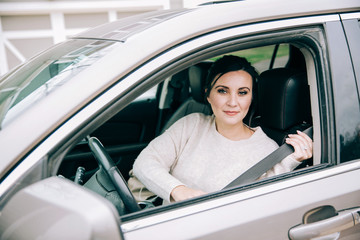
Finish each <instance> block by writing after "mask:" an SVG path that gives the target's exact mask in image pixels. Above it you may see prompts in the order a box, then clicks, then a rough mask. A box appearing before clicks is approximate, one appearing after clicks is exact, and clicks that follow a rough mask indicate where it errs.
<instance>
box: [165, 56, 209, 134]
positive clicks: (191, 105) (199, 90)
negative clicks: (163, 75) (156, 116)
mask: <svg viewBox="0 0 360 240" xmlns="http://www.w3.org/2000/svg"><path fill="white" fill-rule="evenodd" d="M211 64H212V63H211V62H201V63H198V64H196V65H194V66H191V67H190V68H189V69H188V81H189V86H190V97H188V99H187V100H185V101H184V102H183V103H182V104H181V105H180V106H179V108H178V109H177V110H176V111H175V112H174V113H173V114H172V116H171V117H170V118H169V119H168V121H167V122H166V123H165V124H164V126H163V128H162V131H161V133H162V132H164V131H165V130H166V129H168V128H169V127H170V126H171V125H172V124H174V123H175V122H176V121H177V120H179V119H180V118H182V117H184V116H186V115H188V114H191V113H196V112H200V113H204V114H206V115H209V114H211V109H210V107H209V105H208V104H207V102H206V99H205V90H204V85H205V80H206V77H207V72H208V69H209V68H210V66H211Z"/></svg>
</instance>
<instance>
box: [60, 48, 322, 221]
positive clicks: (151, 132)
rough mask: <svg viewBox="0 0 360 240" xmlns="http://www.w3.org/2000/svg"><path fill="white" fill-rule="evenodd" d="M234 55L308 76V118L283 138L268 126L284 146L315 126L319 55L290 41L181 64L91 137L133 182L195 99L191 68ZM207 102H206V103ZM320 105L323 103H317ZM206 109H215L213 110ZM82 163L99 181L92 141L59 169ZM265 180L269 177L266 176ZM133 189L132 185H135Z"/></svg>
mask: <svg viewBox="0 0 360 240" xmlns="http://www.w3.org/2000/svg"><path fill="white" fill-rule="evenodd" d="M228 54H232V55H237V56H241V57H245V58H247V59H248V60H249V61H250V62H251V63H252V64H253V66H254V67H255V68H256V70H257V71H258V73H259V74H260V76H262V75H261V74H262V73H264V72H268V71H270V70H271V69H291V70H294V71H295V72H301V74H303V78H304V81H306V84H305V85H306V89H305V97H307V98H308V99H305V101H304V102H306V104H307V106H306V108H307V110H306V111H304V112H301V113H299V116H300V118H301V117H302V116H301V115H302V114H304V115H306V116H303V119H302V120H301V121H298V122H297V123H296V126H291V129H286V131H284V132H283V133H281V137H279V136H278V133H276V132H277V131H278V130H274V129H271V128H270V127H269V128H268V127H266V126H263V128H264V129H266V130H265V132H266V134H268V135H269V136H270V137H271V138H273V139H274V140H275V141H276V142H277V143H278V144H279V145H282V144H283V141H284V136H286V134H288V133H290V132H291V133H294V131H295V130H297V129H300V130H304V129H305V128H307V127H309V126H312V116H313V113H314V112H316V111H317V110H316V108H315V109H314V108H312V107H311V104H313V101H317V99H316V98H317V96H312V99H311V104H310V87H309V85H312V87H311V89H312V91H316V89H317V86H316V77H315V79H314V78H312V79H309V80H308V77H310V78H311V77H314V76H315V74H314V72H311V71H314V69H313V68H311V66H313V65H314V64H313V61H314V59H313V58H312V57H310V58H309V55H308V52H307V51H306V50H304V49H301V50H300V48H299V47H298V46H297V45H293V44H289V43H280V44H279V43H277V44H271V45H264V46H259V47H253V48H247V49H241V50H234V51H230V52H223V53H222V54H216V55H215V56H213V57H210V58H205V59H201V61H198V62H197V63H195V64H194V63H192V65H190V66H189V65H188V66H186V67H185V68H184V67H183V68H180V70H178V71H175V72H171V71H170V72H169V73H171V74H168V75H166V74H165V77H164V75H163V76H162V77H161V79H158V80H157V82H159V83H157V84H156V85H154V86H152V87H151V88H148V90H147V91H145V92H144V93H143V94H141V95H140V96H138V97H137V98H136V99H135V100H133V101H132V102H131V103H130V104H129V105H128V106H127V107H126V108H124V109H123V110H121V111H120V112H118V113H117V114H116V115H115V116H114V117H112V118H111V119H110V120H108V121H107V122H106V123H104V124H102V125H101V126H100V127H98V128H97V129H96V130H95V131H94V132H92V133H91V134H89V136H93V137H96V138H98V139H99V140H100V141H101V142H102V144H103V145H104V147H105V149H106V151H107V152H108V153H109V155H110V156H111V158H112V159H113V161H114V163H115V165H116V166H117V167H118V168H119V171H120V172H121V174H122V176H123V177H124V180H125V181H126V182H127V183H128V180H129V178H130V176H131V174H132V165H133V163H134V161H135V159H136V158H137V156H138V154H139V153H140V152H141V151H142V150H143V149H144V148H145V147H146V146H147V144H148V143H149V142H150V141H151V140H153V139H154V138H155V137H157V136H158V135H159V134H161V132H163V131H164V129H165V128H166V127H168V126H166V125H167V124H168V122H169V121H170V120H171V119H172V118H173V117H174V115H177V114H178V113H177V111H178V110H179V109H180V108H181V107H182V106H183V105H184V104H186V101H188V100H189V98H192V94H193V93H192V91H193V89H192V87H191V86H190V83H189V80H190V79H189V78H191V77H193V76H190V75H191V74H190V72H191V71H193V69H192V68H194V67H197V66H199V65H202V64H203V63H206V64H208V66H209V63H210V64H211V63H212V62H213V61H214V60H216V59H217V58H219V57H221V56H223V55H228ZM307 62H309V64H307ZM308 65H309V66H308ZM202 71H203V72H201V73H197V74H198V77H199V78H202V79H201V81H203V80H204V78H205V77H206V74H207V71H208V69H202ZM309 71H310V73H309ZM159 80H160V81H159ZM265 80H266V81H274V82H275V81H277V78H276V75H275V76H273V77H272V78H266V79H265ZM272 85H274V86H277V85H276V84H272V83H270V84H269V83H268V84H265V85H264V86H272ZM263 91H265V90H263ZM265 92H266V91H265ZM261 101H263V102H264V101H266V98H265V99H261ZM202 104H204V102H203V103H202ZM276 104H280V103H276ZM316 105H317V103H316V104H315V106H316ZM265 108H267V107H265ZM265 110H266V109H265ZM265 110H264V109H261V105H259V109H256V110H255V111H254V115H253V116H251V122H249V119H248V118H247V119H246V121H247V122H246V123H247V124H249V125H250V126H251V127H257V126H262V121H263V119H265V117H264V116H261V111H262V112H264V111H265ZM206 114H211V113H210V112H208V113H206ZM315 115H316V116H317V117H318V116H319V115H318V114H315ZM267 118H268V117H267ZM317 127H318V126H317ZM287 131H288V132H287ZM315 142H316V141H315ZM314 152H319V146H318V147H317V148H314ZM319 156H320V154H314V159H309V161H305V162H304V163H303V164H302V165H301V166H299V167H298V168H297V169H296V170H295V171H304V169H306V168H309V167H310V168H311V167H312V166H314V165H316V164H319V163H320V162H321V161H320V158H319ZM314 162H315V164H314ZM82 168H83V169H84V173H83V174H84V175H83V178H82V179H81V182H82V183H86V182H88V181H93V180H91V179H92V178H94V175H95V174H96V173H97V170H98V163H97V162H96V160H95V159H94V157H93V154H92V153H91V151H90V150H89V147H88V146H87V142H86V141H84V142H81V143H80V144H78V146H76V147H75V148H74V149H73V150H72V151H70V152H69V154H67V156H66V157H65V158H64V160H63V162H62V164H61V165H60V168H59V172H58V174H60V175H62V176H65V177H66V178H69V179H71V180H73V181H77V179H76V178H77V173H78V172H79V169H82ZM291 175H292V173H285V174H282V176H276V177H275V178H279V179H281V178H287V177H290V176H291ZM264 181H266V179H265V180H264ZM94 184H95V185H96V183H91V184H90V188H95V189H96V190H95V191H96V192H97V193H99V194H100V195H103V196H104V197H108V196H110V198H109V199H110V201H112V202H113V203H114V204H115V206H116V207H117V208H118V209H119V208H122V207H123V206H122V203H121V201H120V202H116V201H114V200H113V199H118V198H117V197H114V196H112V194H113V192H114V191H115V189H114V188H113V187H111V184H110V183H108V182H107V183H105V185H106V184H109V186H107V187H106V186H105V188H106V189H107V190H101V191H99V189H98V186H95V185H94ZM100 185H101V184H100ZM88 186H89V185H88ZM94 186H95V187H94ZM130 188H132V187H131V186H130ZM110 192H111V194H110ZM209 194H212V193H209ZM115 195H116V194H115ZM190 202H191V201H190ZM154 204H155V206H158V207H160V206H161V204H162V200H161V199H156V202H154ZM141 206H142V207H145V208H147V207H148V205H146V204H143V203H142V205H141ZM151 206H152V205H151ZM120 212H121V210H120ZM124 214H125V215H127V213H126V211H125V212H124V211H122V212H121V215H124ZM125 220H126V218H125Z"/></svg>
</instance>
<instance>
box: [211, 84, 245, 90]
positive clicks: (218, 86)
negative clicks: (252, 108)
mask: <svg viewBox="0 0 360 240" xmlns="http://www.w3.org/2000/svg"><path fill="white" fill-rule="evenodd" d="M217 88H226V89H229V87H227V86H224V85H217V86H215V89H217ZM243 89H248V90H249V91H250V88H248V87H240V88H239V89H238V90H243Z"/></svg>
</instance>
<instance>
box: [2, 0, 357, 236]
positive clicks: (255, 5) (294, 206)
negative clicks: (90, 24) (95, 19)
mask: <svg viewBox="0 0 360 240" xmlns="http://www.w3.org/2000/svg"><path fill="white" fill-rule="evenodd" d="M269 2H270V1H258V0H256V1H255V0H253V1H251V0H249V1H239V2H230V3H221V4H214V5H206V6H201V7H198V8H194V9H179V10H166V11H158V12H151V13H146V14H141V15H136V16H133V17H129V18H125V19H122V20H119V21H115V22H112V23H108V24H105V25H102V26H99V27H96V28H94V29H92V30H89V31H87V32H84V33H82V34H79V35H77V36H74V37H72V38H70V39H69V40H67V41H66V42H64V43H60V44H58V45H56V46H54V47H52V48H51V49H49V50H48V51H45V52H43V53H41V54H39V55H38V56H36V57H34V58H32V59H30V60H29V61H27V62H26V63H24V64H23V65H21V66H19V67H17V68H16V69H14V70H12V71H11V72H9V73H8V74H7V75H6V76H3V78H2V79H1V81H0V121H1V123H0V124H1V125H0V126H1V130H0V146H1V147H0V152H1V161H0V178H1V184H0V212H1V215H0V229H1V230H0V235H1V238H2V239H39V238H40V237H45V238H47V239H56V238H61V239H63V238H68V239H98V238H100V239H152V238H155V239H287V238H291V239H311V238H314V237H316V236H332V238H330V237H329V238H326V239H337V238H338V237H340V239H359V238H360V227H359V225H358V224H357V223H358V222H359V213H358V212H359V209H360V185H359V184H358V183H357V177H358V176H359V174H360V98H359V95H360V24H359V19H360V2H359V1H357V0H343V1H336V0H319V1H310V0H304V1H271V3H269ZM279 49H280V50H281V51H284V52H283V53H282V54H280V50H279ZM253 51H255V52H256V56H255V54H254V53H253ZM265 52H266V53H270V55H269V54H268V55H266V54H264V55H263V56H261V57H260V58H261V59H260V60H261V61H258V60H256V57H257V56H258V55H259V53H265ZM229 53H238V54H240V55H243V56H246V57H248V58H249V59H252V60H251V61H254V62H255V63H254V64H255V66H256V67H257V69H258V71H259V72H260V73H261V72H264V71H266V70H268V69H271V68H280V67H281V68H290V67H289V66H291V68H302V70H304V71H305V73H306V76H307V82H308V85H309V86H310V90H309V93H310V102H311V118H312V123H311V124H312V126H313V129H314V134H313V141H314V153H313V154H314V156H313V163H311V164H310V166H307V167H304V168H301V169H298V170H295V171H293V172H290V173H286V174H281V175H279V176H275V177H272V178H269V179H263V180H261V181H257V182H254V183H250V184H247V185H242V186H236V187H232V188H229V189H225V190H219V191H218V192H214V193H209V194H207V195H205V196H203V197H198V198H194V199H190V200H187V201H183V202H178V203H173V204H169V205H164V206H157V207H154V208H148V209H143V210H139V211H134V212H130V213H126V214H123V215H121V216H119V213H118V212H117V211H116V208H115V207H114V206H113V205H112V204H110V202H109V201H107V200H105V198H103V197H101V196H99V195H98V194H96V193H94V192H92V191H90V190H89V189H86V188H84V187H83V186H81V185H80V184H77V183H75V182H73V181H72V180H74V179H75V180H76V176H75V172H76V170H77V169H78V167H79V166H83V167H85V169H86V172H85V175H86V176H85V177H86V179H88V178H90V177H91V176H92V175H93V174H94V173H95V172H96V171H97V163H96V161H94V159H92V157H91V156H92V155H91V152H90V150H89V149H88V147H87V144H86V140H85V139H86V137H87V136H89V135H91V136H96V137H98V138H99V139H100V140H101V142H102V143H103V144H104V146H105V148H106V150H107V152H108V153H109V154H110V155H111V157H112V159H113V160H114V162H115V163H116V165H117V167H118V168H119V170H120V172H121V173H122V174H123V176H124V178H125V179H127V178H128V177H129V176H128V172H129V170H130V169H131V167H132V164H133V161H134V160H135V158H136V156H137V154H138V153H139V152H140V151H141V150H142V149H143V148H144V147H145V146H146V145H147V144H148V143H149V141H151V140H152V139H153V138H154V137H155V136H157V135H158V134H159V133H160V132H161V128H162V127H163V126H164V124H165V122H166V120H167V119H169V118H170V117H171V116H172V114H173V113H174V112H175V111H176V110H177V109H178V107H179V105H180V104H181V103H183V102H184V99H183V96H185V97H187V96H188V95H187V94H188V93H186V94H185V95H182V93H181V92H179V91H178V90H179V89H181V91H183V90H184V91H188V89H189V87H188V86H186V85H185V87H182V88H176V84H175V85H174V86H175V87H173V88H170V85H171V84H172V83H173V82H172V81H171V79H173V77H174V76H177V74H178V73H181V72H182V71H184V70H187V69H189V68H190V67H191V66H194V65H196V64H198V63H200V62H206V61H209V60H213V59H214V58H216V57H218V56H220V55H224V54H229ZM297 54H300V55H297ZM301 59H303V60H301ZM264 63H266V64H264ZM303 63H305V64H303ZM256 64H258V65H256ZM175 83H178V82H175ZM179 94H180V96H181V97H178V98H177V99H176V101H175V100H174V99H175V96H179ZM314 212H315V213H320V214H319V215H316V214H314ZM309 219H311V220H309ZM349 219H350V220H349ZM303 220H304V222H302V221H303ZM311 234H315V235H311ZM316 234H317V235H316Z"/></svg>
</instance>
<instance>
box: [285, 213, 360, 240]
mask: <svg viewBox="0 0 360 240" xmlns="http://www.w3.org/2000/svg"><path fill="white" fill-rule="evenodd" d="M310 211H312V210H310ZM310 211H309V212H310ZM359 221H360V208H354V209H349V210H344V211H339V212H337V214H336V215H335V216H332V217H329V218H326V219H322V220H319V221H315V222H310V223H306V221H305V223H304V224H300V225H297V226H294V227H292V228H291V229H290V230H289V238H290V239H292V240H306V239H316V238H320V237H323V236H329V235H332V234H334V235H333V236H334V237H333V238H330V236H329V238H326V239H337V238H336V236H338V235H336V233H338V232H341V231H343V230H346V229H348V228H351V227H353V226H355V225H356V224H358V223H359Z"/></svg>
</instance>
